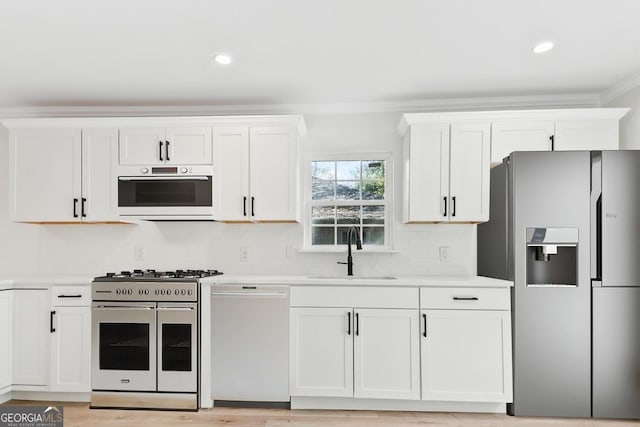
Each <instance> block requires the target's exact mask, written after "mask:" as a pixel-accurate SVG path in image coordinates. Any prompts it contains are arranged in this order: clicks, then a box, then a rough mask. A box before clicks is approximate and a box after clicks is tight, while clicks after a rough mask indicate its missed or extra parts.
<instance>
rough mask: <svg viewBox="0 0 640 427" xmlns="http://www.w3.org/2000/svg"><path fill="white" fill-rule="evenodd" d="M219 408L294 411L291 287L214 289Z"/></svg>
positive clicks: (215, 383)
mask: <svg viewBox="0 0 640 427" xmlns="http://www.w3.org/2000/svg"><path fill="white" fill-rule="evenodd" d="M212 307H213V314H212V316H213V326H212V334H213V335H212V339H211V342H212V354H213V357H212V359H213V360H212V367H213V369H212V375H213V377H212V384H213V399H214V406H216V405H217V406H222V405H240V406H261V407H265V406H267V407H287V408H288V407H289V286H286V285H251V284H241V285H231V284H230V285H224V284H221V285H214V286H213V290H212Z"/></svg>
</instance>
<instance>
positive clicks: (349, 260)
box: [338, 227, 362, 276]
mask: <svg viewBox="0 0 640 427" xmlns="http://www.w3.org/2000/svg"><path fill="white" fill-rule="evenodd" d="M354 234H355V236H356V249H357V250H362V240H360V233H359V232H358V229H357V228H356V227H351V228H350V229H349V231H348V232H347V262H341V261H338V264H347V276H353V257H352V256H351V241H352V240H353V235H354Z"/></svg>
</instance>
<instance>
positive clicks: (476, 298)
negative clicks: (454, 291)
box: [453, 297, 478, 301]
mask: <svg viewBox="0 0 640 427" xmlns="http://www.w3.org/2000/svg"><path fill="white" fill-rule="evenodd" d="M453 300H454V301H478V297H453Z"/></svg>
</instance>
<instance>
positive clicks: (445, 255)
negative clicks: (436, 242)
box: [439, 246, 449, 262]
mask: <svg viewBox="0 0 640 427" xmlns="http://www.w3.org/2000/svg"><path fill="white" fill-rule="evenodd" d="M439 250H440V262H448V261H449V246H440V248H439Z"/></svg>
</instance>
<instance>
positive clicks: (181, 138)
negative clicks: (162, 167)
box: [165, 127, 212, 165]
mask: <svg viewBox="0 0 640 427" xmlns="http://www.w3.org/2000/svg"><path fill="white" fill-rule="evenodd" d="M166 139H167V141H169V147H168V149H167V152H166V153H165V154H167V156H166V159H165V160H166V161H167V163H168V164H172V165H210V164H211V162H212V159H211V152H212V151H211V150H212V148H211V128H209V127H184V128H168V129H167V130H166Z"/></svg>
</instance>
